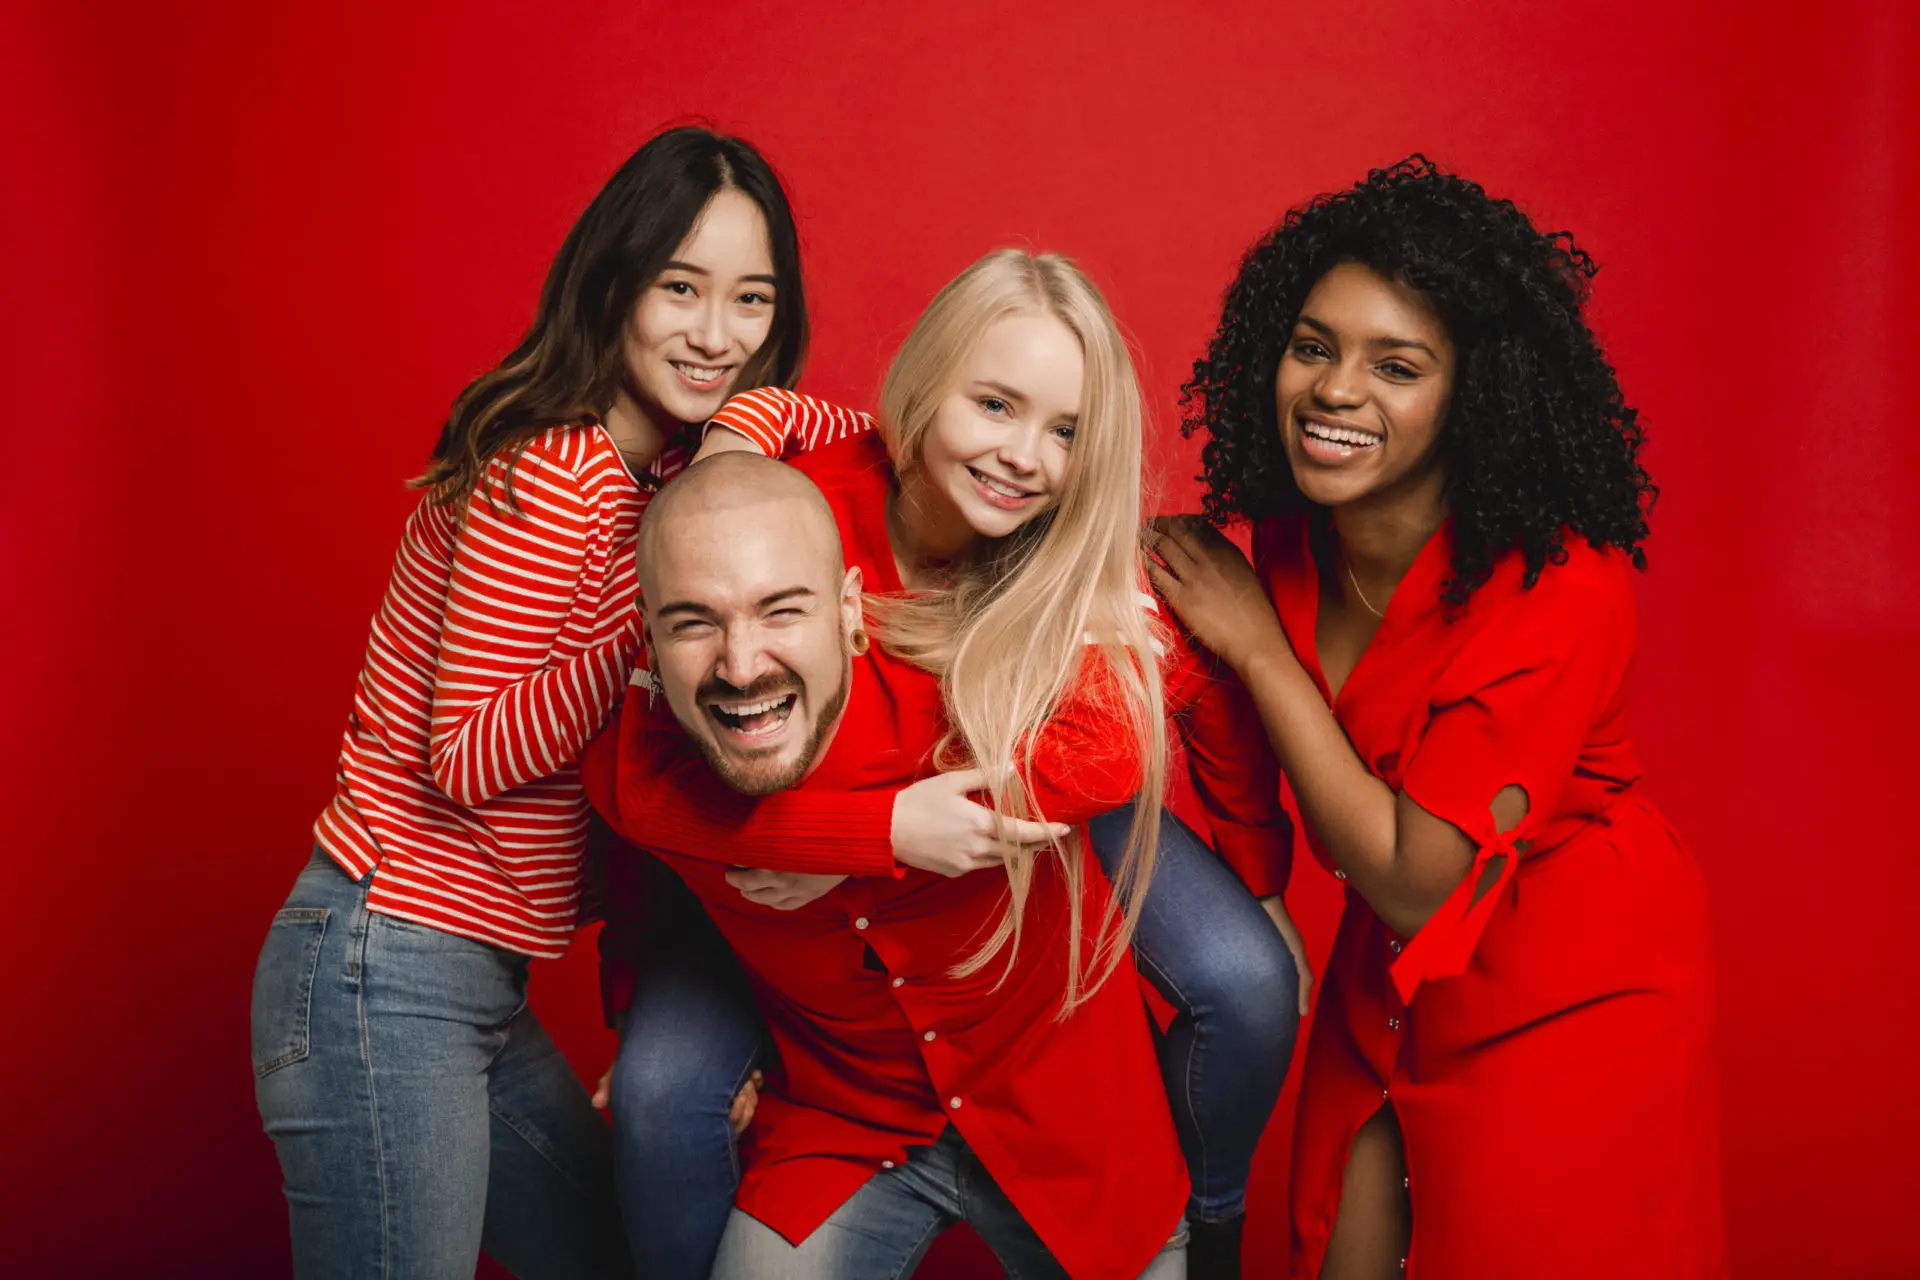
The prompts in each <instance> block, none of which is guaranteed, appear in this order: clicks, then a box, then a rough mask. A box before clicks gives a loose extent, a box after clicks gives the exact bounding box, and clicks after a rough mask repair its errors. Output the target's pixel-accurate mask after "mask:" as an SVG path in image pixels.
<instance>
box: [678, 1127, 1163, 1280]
mask: <svg viewBox="0 0 1920 1280" xmlns="http://www.w3.org/2000/svg"><path fill="white" fill-rule="evenodd" d="M962 1222H965V1223H967V1224H969V1225H970V1226H972V1227H973V1229H974V1230H975V1231H978V1232H979V1233H980V1238H981V1239H982V1240H984V1241H985V1242H986V1244H987V1247H988V1248H989V1249H991V1250H993V1253H994V1256H995V1257H997V1258H999V1259H1000V1265H1001V1266H1002V1267H1004V1268H1005V1269H1006V1273H1007V1280H1043V1278H1044V1280H1066V1275H1067V1273H1066V1271H1065V1270H1063V1269H1062V1268H1061V1266H1060V1264H1059V1263H1058V1262H1056V1261H1055V1260H1054V1257H1053V1254H1052V1253H1050V1252H1048V1250H1047V1247H1046V1246H1045V1245H1044V1244H1042V1243H1041V1242H1040V1237H1039V1236H1037V1235H1035V1234H1034V1231H1033V1228H1032V1227H1029V1226H1028V1225H1027V1222H1026V1219H1025V1218H1023V1217H1021V1216H1020V1211H1019V1210H1018V1209H1015V1208H1014V1207H1013V1202H1012V1201H1010V1200H1008V1199H1007V1197H1006V1193H1005V1192H1003V1191H1001V1190H1000V1188H999V1186H998V1185H996V1184H995V1182H994V1181H993V1179H992V1178H991V1177H990V1176H989V1175H988V1174H987V1171H986V1169H985V1168H984V1167H982V1166H981V1164H980V1162H979V1160H977V1159H975V1158H974V1155H973V1152H972V1151H970V1150H968V1148H967V1144H966V1143H965V1142H964V1141H962V1139H961V1137H960V1131H959V1130H957V1129H955V1128H953V1127H952V1126H951V1125H949V1126H948V1127H947V1131H946V1132H945V1133H944V1134H942V1135H941V1136H940V1140H939V1141H938V1142H936V1143H935V1144H934V1145H933V1146H931V1147H913V1148H910V1149H909V1150H908V1153H907V1159H906V1162H905V1163H904V1164H902V1165H900V1167H898V1168H896V1169H888V1170H886V1171H884V1172H882V1173H877V1174H875V1175H874V1176H873V1177H872V1178H871V1179H870V1180H869V1181H868V1182H867V1184H866V1185H865V1186H864V1187H862V1188H860V1190H858V1191H856V1192H855V1193H854V1194H853V1197H852V1198H851V1199H849V1200H848V1201H847V1202H846V1203H845V1204H843V1205H841V1206H840V1207H839V1208H838V1209H836V1210H834V1211H833V1215H832V1216H831V1217H829V1218H828V1219H827V1220H826V1221H825V1222H823V1223H821V1224H820V1226H818V1227H817V1228H815V1229H814V1232H813V1234H812V1235H810V1236H808V1237H807V1238H806V1239H805V1240H803V1241H801V1242H800V1243H799V1244H797V1245H794V1244H788V1243H787V1241H786V1239H785V1237H783V1236H781V1235H780V1234H779V1233H778V1232H776V1231H774V1230H773V1229H772V1228H771V1227H768V1226H766V1225H765V1224H763V1223H761V1222H760V1221H758V1220H757V1219H755V1218H752V1217H749V1216H748V1215H747V1214H744V1213H742V1212H740V1211H739V1210H738V1209H736V1210H734V1211H733V1215H732V1217H730V1218H729V1219H728V1220H727V1230H726V1234H725V1235H724V1236H723V1237H722V1238H721V1240H720V1256H719V1258H718V1260H717V1261H716V1262H715V1263H714V1267H713V1280H901V1278H902V1277H905V1276H910V1275H912V1274H913V1270H914V1268H915V1267H917V1266H919V1265H920V1259H921V1258H922V1257H924V1256H925V1255H926V1252H927V1249H928V1247H929V1246H931V1245H932V1244H933V1241H934V1237H936V1236H938V1235H939V1234H940V1233H941V1232H942V1231H945V1230H947V1229H948V1228H949V1227H952V1226H955V1225H957V1224H958V1223H962ZM1186 1248H1187V1246H1186V1231H1185V1229H1184V1228H1182V1229H1181V1230H1180V1231H1179V1232H1177V1233H1176V1234H1175V1235H1174V1238H1173V1239H1172V1240H1170V1241H1168V1242H1167V1246H1166V1248H1165V1249H1163V1250H1162V1251H1161V1252H1160V1255H1159V1256H1158V1257H1157V1258H1155V1259H1154V1260H1153V1262H1152V1263H1150V1264H1149V1265H1148V1267H1147V1269H1146V1270H1145V1271H1143V1272H1141V1273H1140V1276H1141V1280H1185V1277H1186V1274H1187V1262H1186Z"/></svg>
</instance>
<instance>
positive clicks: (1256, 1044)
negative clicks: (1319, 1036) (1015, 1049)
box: [1088, 806, 1300, 1222]
mask: <svg viewBox="0 0 1920 1280" xmlns="http://www.w3.org/2000/svg"><path fill="white" fill-rule="evenodd" d="M1132 821H1133V808H1132V806H1126V807H1123V808H1120V809H1116V810H1114V811H1113V812H1111V813H1104V814H1101V815H1100V816H1099V817H1097V818H1095V819H1094V820H1093V821H1092V822H1091V823H1089V824H1088V828H1089V831H1090V833H1091V835H1092V837H1093V850H1094V853H1095V854H1096V855H1097V856H1098V857H1099V859H1100V863H1101V865H1102V866H1104V867H1105V868H1106V869H1107V873H1108V874H1109V875H1112V874H1113V872H1114V870H1115V868H1117V867H1118V866H1119V864H1120V855H1121V853H1122V852H1124V851H1125V849H1126V843H1127V832H1128V829H1129V826H1130V824H1131V823H1132ZM1133 954H1134V958H1135V960H1136V961H1137V962H1138V963H1139V966H1140V971H1141V972H1142V973H1143V974H1145V975H1146V978H1147V980H1148V981H1149V982H1151V983H1152V984H1153V987H1154V990H1156V991H1158V992H1159V993H1160V995H1161V997H1162V998H1164V999H1165V1000H1166V1002H1167V1003H1168V1004H1170V1005H1172V1006H1173V1008H1174V1010H1175V1011H1176V1012H1177V1013H1178V1014H1179V1016H1178V1017H1176V1018H1175V1019H1174V1021H1173V1024H1172V1025H1171V1026H1170V1027H1169V1028H1168V1029H1167V1032H1166V1034H1165V1035H1162V1036H1158V1037H1156V1040H1157V1044H1158V1051H1159V1056H1160V1074H1161V1076H1162V1078H1163V1079H1165V1080H1166V1083H1167V1098H1168V1100H1169V1101H1171V1102H1172V1103H1173V1122H1174V1128H1175V1129H1176V1130H1177V1131H1178V1132H1179V1135H1180V1149H1181V1151H1182V1152H1183V1153H1184V1154H1185V1155H1186V1157H1187V1173H1188V1176H1189V1177H1190V1178H1191V1179H1192V1181H1193V1198H1192V1199H1191V1200H1190V1201H1188V1203H1187V1220H1188V1221H1190V1222H1220V1221H1223V1220H1225V1219H1228V1218H1233V1217H1237V1216H1239V1215H1240V1214H1242V1213H1244V1212H1245V1211H1246V1199H1247V1179H1248V1177H1249V1176H1250V1174H1251V1172H1252V1168H1253V1153H1254V1149H1255V1148H1256V1147H1258V1146H1259V1145H1260V1135H1261V1134H1262V1133H1263V1132H1264V1131H1265V1130H1266V1127H1267V1120H1268V1118H1269V1117H1270V1116H1272V1114H1273V1108H1274V1105H1275V1104H1276V1103H1278V1102H1279V1100H1280V1085H1281V1082H1282V1081H1283V1080H1284V1079H1285V1078H1286V1074H1287V1065H1288V1063H1289V1062H1290V1061H1291V1060H1292V1058H1293V1041H1294V1036H1295V1034H1296V1033H1297V1032H1298V1031H1299V1029H1300V1013H1299V1009H1300V975H1299V974H1298V973H1297V972H1296V971H1295V970H1294V967H1293V956H1292V953H1291V952H1289V951H1288V950H1287V946H1286V942H1285V941H1284V940H1283V939H1282V938H1281V937H1280V931H1279V930H1278V929H1276V928H1274V927H1273V921H1272V920H1270V919H1268V918H1267V913H1266V912H1265V911H1263V910H1262V909H1261V907H1260V903H1259V901H1258V900H1257V899H1255V898H1254V896H1253V895H1252V894H1250V893H1248V892H1247V888H1246V886H1245V885H1244V884H1242V883H1241V882H1240V878H1239V877H1238V876H1236V875H1234V874H1233V872H1232V871H1231V870H1229V869H1228V867H1227V865H1226V863H1224V862H1222V861H1221V860H1220V858H1219V856H1218V855H1216V854H1215V853H1214V852H1213V849H1212V848H1211V847H1210V846H1209V845H1208V844H1207V843H1206V842H1205V841H1203V840H1202V839H1200V837H1199V836H1197V835H1196V834H1194V832H1193V831H1192V829H1191V828H1189V827H1188V826H1187V825H1186V824H1185V823H1184V822H1181V821H1180V819H1178V818H1176V817H1174V816H1173V814H1172V812H1171V811H1169V810H1165V809H1163V810H1161V813H1160V847H1159V860H1158V861H1157V862H1156V864H1155V866H1154V872H1153V881H1152V883H1151V884H1150V885H1149V886H1148V888H1147V900H1146V902H1145V904H1144V905H1143V906H1142V908H1141V914H1140V926H1139V930H1138V932H1136V933H1135V935H1134V942H1133Z"/></svg>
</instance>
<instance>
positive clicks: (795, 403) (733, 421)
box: [707, 387, 873, 458]
mask: <svg viewBox="0 0 1920 1280" xmlns="http://www.w3.org/2000/svg"><path fill="white" fill-rule="evenodd" d="M715 427H727V428H729V429H730V430H733V431H737V432H739V433H740V434H741V435H743V436H745V437H746V438H747V439H748V440H750V441H752V442H753V447H754V448H756V449H758V450H759V451H760V452H762V453H764V454H766V455H767V456H768V457H769V458H785V457H788V456H790V455H792V454H795V453H806V452H809V451H811V450H814V449H818V448H819V447H820V446H821V445H823V444H831V443H832V442H834V441H835V440H844V439H846V438H847V437H848V436H855V435H859V434H861V433H862V432H866V431H871V430H873V418H872V416H871V415H869V414H864V413H860V412H858V411H857V410H854V409H846V408H842V407H841V406H839V405H837V404H829V403H828V402H827V401H825V400H821V399H817V398H816V397H814V396H809V395H802V394H801V393H800V392H798V391H788V390H787V389H786V388H785V387H759V388H756V389H755V390H752V391H743V392H741V393H740V394H739V395H737V396H735V397H733V398H732V399H731V400H729V401H727V402H726V403H725V404H724V405H722V406H720V412H719V413H717V414H715V415H714V416H713V421H711V422H709V423H708V424H707V430H708V431H711V430H713V429H714V428H715Z"/></svg>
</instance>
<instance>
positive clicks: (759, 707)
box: [715, 694, 787, 717]
mask: <svg viewBox="0 0 1920 1280" xmlns="http://www.w3.org/2000/svg"><path fill="white" fill-rule="evenodd" d="M786 702H787V698H786V695H784V694H783V695H781V696H780V697H778V698H773V699H770V700H768V701H766V702H750V703H748V704H747V705H746V706H743V707H717V708H715V709H716V710H719V711H724V712H726V713H727V714H728V715H730V716H743V717H744V716H757V715H759V714H760V713H761V712H763V711H773V710H776V709H778V708H780V707H783V706H785V705H786Z"/></svg>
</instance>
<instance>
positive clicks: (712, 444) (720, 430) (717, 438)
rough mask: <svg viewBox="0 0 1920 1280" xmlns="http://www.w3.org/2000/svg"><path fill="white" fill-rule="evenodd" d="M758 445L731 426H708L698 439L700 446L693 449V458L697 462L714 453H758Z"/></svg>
mask: <svg viewBox="0 0 1920 1280" xmlns="http://www.w3.org/2000/svg"><path fill="white" fill-rule="evenodd" d="M759 452H760V446H759V445H757V444H755V443H754V442H753V441H751V440H749V439H747V438H746V437H745V436H743V435H741V434H740V433H739V432H738V431H735V430H734V429H733V428H732V427H708V428H707V434H706V435H704V436H702V437H701V439H700V448H699V449H698V450H697V451H695V453H694V455H693V460H694V461H695V462H699V461H701V460H703V459H706V458H711V457H712V456H713V455H714V454H716V453H759Z"/></svg>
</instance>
